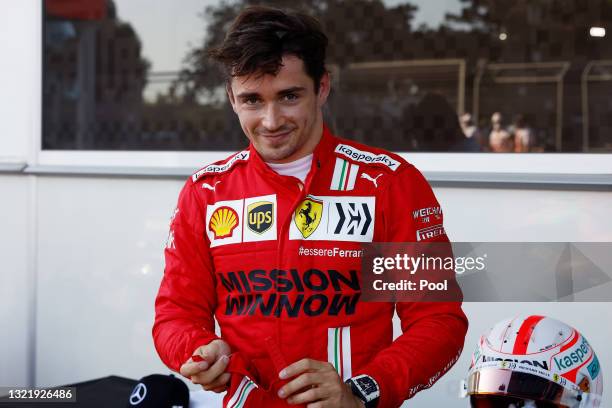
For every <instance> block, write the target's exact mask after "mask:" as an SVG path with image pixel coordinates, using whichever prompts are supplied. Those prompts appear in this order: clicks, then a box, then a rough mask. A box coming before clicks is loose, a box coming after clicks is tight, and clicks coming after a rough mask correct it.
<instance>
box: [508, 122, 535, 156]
mask: <svg viewBox="0 0 612 408" xmlns="http://www.w3.org/2000/svg"><path fill="white" fill-rule="evenodd" d="M511 133H512V135H513V139H514V151H515V152H516V153H527V152H529V151H530V150H531V146H532V145H533V142H534V140H533V131H532V130H531V128H530V127H529V125H528V124H527V122H526V121H525V117H524V116H523V115H517V116H516V118H515V119H514V124H513V125H512V129H511Z"/></svg>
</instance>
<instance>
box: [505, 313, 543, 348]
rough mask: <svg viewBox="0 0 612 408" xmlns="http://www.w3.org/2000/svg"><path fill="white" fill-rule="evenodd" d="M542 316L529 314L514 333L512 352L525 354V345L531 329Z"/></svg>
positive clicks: (527, 343)
mask: <svg viewBox="0 0 612 408" xmlns="http://www.w3.org/2000/svg"><path fill="white" fill-rule="evenodd" d="M543 318H544V316H529V317H528V318H527V319H525V321H524V322H523V324H522V325H521V328H520V329H519V331H518V333H517V334H516V341H515V342H514V349H513V350H512V354H519V355H520V354H527V347H528V346H529V339H531V334H532V333H533V329H535V326H536V324H538V323H539V322H540V320H542V319H543Z"/></svg>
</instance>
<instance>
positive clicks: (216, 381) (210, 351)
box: [180, 340, 231, 392]
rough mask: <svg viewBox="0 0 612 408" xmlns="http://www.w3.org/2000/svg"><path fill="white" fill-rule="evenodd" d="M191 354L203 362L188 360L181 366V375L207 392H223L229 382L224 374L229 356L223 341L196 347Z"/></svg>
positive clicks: (229, 351) (228, 350) (229, 352)
mask: <svg viewBox="0 0 612 408" xmlns="http://www.w3.org/2000/svg"><path fill="white" fill-rule="evenodd" d="M192 354H193V355H198V356H200V357H202V359H203V360H204V361H200V362H194V361H193V359H192V358H190V359H189V360H187V362H186V363H185V364H183V365H182V366H181V370H180V372H181V375H183V376H185V377H187V378H189V379H191V382H192V383H194V384H200V385H201V386H202V388H204V389H205V390H207V391H214V392H223V391H225V390H226V389H227V383H228V382H229V380H230V374H229V373H226V372H225V369H226V368H227V364H228V363H229V355H230V354H231V350H230V347H229V345H228V344H227V343H226V342H224V341H223V340H213V341H211V342H210V343H208V344H207V345H205V346H201V347H198V348H197V349H196V350H195V351H194V352H193V353H192Z"/></svg>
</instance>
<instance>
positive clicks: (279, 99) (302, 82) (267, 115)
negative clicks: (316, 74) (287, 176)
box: [228, 55, 329, 163]
mask: <svg viewBox="0 0 612 408" xmlns="http://www.w3.org/2000/svg"><path fill="white" fill-rule="evenodd" d="M282 63H283V66H282V67H281V69H280V71H279V72H278V74H277V75H276V76H273V75H263V76H257V75H251V76H242V77H234V78H232V81H231V86H230V87H229V89H228V96H229V99H230V102H231V104H232V108H233V109H234V112H236V114H237V115H238V119H239V120H240V126H241V127H242V130H243V131H244V133H245V134H246V136H247V137H248V138H249V140H250V141H251V142H252V143H253V145H254V146H255V149H256V150H257V152H259V154H260V155H261V156H262V158H263V159H264V160H265V161H267V162H271V163H288V162H291V161H294V160H296V159H299V158H302V157H304V156H306V155H308V154H310V153H312V151H313V150H314V148H315V147H316V145H317V143H318V142H319V140H320V137H321V132H322V129H323V114H322V111H321V109H322V107H323V104H324V103H325V101H326V100H327V95H328V94H329V76H328V75H327V74H325V75H324V76H323V78H322V79H321V83H320V87H319V93H318V94H316V93H315V90H314V83H313V80H312V78H310V77H309V76H308V75H307V74H306V71H305V70H304V63H303V61H302V60H301V59H299V58H298V57H295V56H292V55H285V56H284V57H283V60H282Z"/></svg>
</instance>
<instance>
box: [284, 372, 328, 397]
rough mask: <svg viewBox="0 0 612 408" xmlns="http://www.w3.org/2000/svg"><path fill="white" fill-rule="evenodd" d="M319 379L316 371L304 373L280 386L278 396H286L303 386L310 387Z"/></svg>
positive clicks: (316, 383)
mask: <svg viewBox="0 0 612 408" xmlns="http://www.w3.org/2000/svg"><path fill="white" fill-rule="evenodd" d="M320 379H321V378H320V375H319V374H318V373H304V374H302V375H300V376H299V377H297V378H295V379H293V380H292V381H290V382H288V383H287V384H285V385H284V386H282V387H281V389H280V390H278V396H279V397H281V398H286V397H288V396H290V395H292V394H295V393H296V392H298V391H300V390H302V389H304V388H308V389H312V387H313V386H316V385H318V383H319V381H320Z"/></svg>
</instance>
